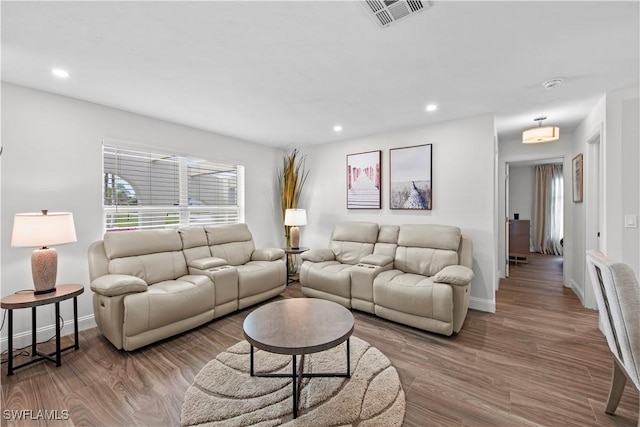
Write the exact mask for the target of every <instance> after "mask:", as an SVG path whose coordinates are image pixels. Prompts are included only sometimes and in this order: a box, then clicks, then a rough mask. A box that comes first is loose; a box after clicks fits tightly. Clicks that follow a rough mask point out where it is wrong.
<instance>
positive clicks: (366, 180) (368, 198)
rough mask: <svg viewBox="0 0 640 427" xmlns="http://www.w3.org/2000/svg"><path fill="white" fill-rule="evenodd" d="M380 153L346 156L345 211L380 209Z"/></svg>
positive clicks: (371, 152)
mask: <svg viewBox="0 0 640 427" xmlns="http://www.w3.org/2000/svg"><path fill="white" fill-rule="evenodd" d="M381 159H382V151H380V150H378V151H369V152H366V153H357V154H348V155H347V209H380V208H381V207H382V206H381V198H382V197H381V194H382V191H381V186H380V183H381V179H380V174H381V167H380V166H381V165H380V163H381Z"/></svg>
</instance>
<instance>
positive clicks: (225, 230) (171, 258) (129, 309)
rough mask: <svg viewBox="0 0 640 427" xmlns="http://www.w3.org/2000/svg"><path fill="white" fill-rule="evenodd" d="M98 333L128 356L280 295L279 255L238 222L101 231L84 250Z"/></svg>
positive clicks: (282, 266) (282, 278)
mask: <svg viewBox="0 0 640 427" xmlns="http://www.w3.org/2000/svg"><path fill="white" fill-rule="evenodd" d="M88 257H89V273H90V279H91V290H92V291H93V292H94V293H93V308H94V315H95V321H96V324H97V325H98V330H99V331H100V333H101V334H102V335H104V336H105V337H106V338H107V339H108V340H109V341H111V342H112V343H113V345H114V346H116V347H117V348H118V349H124V350H134V349H136V348H139V347H142V346H144V345H147V344H150V343H152V342H155V341H158V340H160V339H163V338H167V337H170V336H172V335H175V334H178V333H180V332H184V331H187V330H189V329H191V328H194V327H196V326H199V325H201V324H204V323H206V322H209V321H211V320H212V319H214V318H217V317H220V316H223V315H225V314H228V313H230V312H233V311H235V310H238V309H242V308H244V307H247V306H249V305H252V304H256V303H258V302H260V301H264V300H266V299H269V298H271V297H274V296H276V295H278V294H280V293H281V292H282V291H283V290H284V288H285V286H286V266H285V263H284V262H285V261H284V251H283V250H282V249H277V248H270V249H256V248H255V245H254V242H253V238H252V236H251V232H250V231H249V228H248V227H247V225H246V224H225V225H219V226H212V227H187V228H183V229H180V230H141V231H120V232H110V233H106V234H105V236H104V240H100V241H98V242H95V243H93V244H92V245H91V246H90V247H89V251H88Z"/></svg>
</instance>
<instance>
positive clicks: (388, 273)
mask: <svg viewBox="0 0 640 427" xmlns="http://www.w3.org/2000/svg"><path fill="white" fill-rule="evenodd" d="M330 246H331V248H330V249H314V250H310V251H307V252H305V253H303V254H302V255H301V257H302V260H303V263H302V266H301V268H300V283H301V285H302V293H303V294H304V295H306V296H309V297H317V298H325V299H329V300H332V301H335V302H337V303H339V304H342V305H344V306H345V307H350V308H354V309H357V310H362V311H366V312H369V313H374V314H376V315H378V316H380V317H383V318H386V319H389V320H393V321H395V322H399V323H403V324H406V325H410V326H413V327H416V328H420V329H423V330H427V331H431V332H436V333H440V334H444V335H451V334H452V333H454V332H459V331H460V329H461V328H462V324H463V323H464V319H465V317H466V315H467V310H468V308H469V290H470V283H471V279H472V278H473V271H472V270H471V266H472V251H473V250H472V243H471V240H470V239H469V238H468V237H466V236H463V235H462V234H461V231H460V229H459V228H458V227H453V226H448V225H433V224H417V225H401V226H394V225H382V226H378V225H377V224H375V223H367V222H343V223H339V224H337V225H336V226H335V229H334V231H333V233H332V237H331V245H330Z"/></svg>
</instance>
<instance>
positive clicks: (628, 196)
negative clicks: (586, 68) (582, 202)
mask: <svg viewBox="0 0 640 427" xmlns="http://www.w3.org/2000/svg"><path fill="white" fill-rule="evenodd" d="M638 92H639V90H638V87H634V88H629V89H625V90H620V91H616V92H611V93H608V94H607V101H606V127H605V149H606V156H605V159H604V163H605V164H604V187H605V188H604V197H605V214H604V216H605V218H604V238H605V243H604V248H603V249H604V250H605V252H606V254H607V255H608V256H610V257H611V258H613V259H616V260H618V261H622V262H624V263H627V264H629V265H630V266H631V268H633V270H634V272H635V274H636V276H638V277H640V274H639V273H640V235H639V230H638V228H625V226H624V215H636V216H637V215H639V213H640V212H639V211H640V207H639V206H640V175H639V172H638V165H639V164H640V154H639V153H640V148H639V146H640V135H639V134H640V132H639V130H638V127H639V125H638V111H639V104H640V96H639V93H638Z"/></svg>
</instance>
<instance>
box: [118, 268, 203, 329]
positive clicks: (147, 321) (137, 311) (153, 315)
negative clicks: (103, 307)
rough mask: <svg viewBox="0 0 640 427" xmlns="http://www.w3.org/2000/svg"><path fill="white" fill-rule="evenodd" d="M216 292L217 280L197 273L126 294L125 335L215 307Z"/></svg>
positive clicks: (164, 324)
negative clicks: (214, 283)
mask: <svg viewBox="0 0 640 427" xmlns="http://www.w3.org/2000/svg"><path fill="white" fill-rule="evenodd" d="M214 295H215V292H214V286H213V282H212V281H211V280H210V279H209V278H208V277H207V276H197V275H187V276H183V277H180V278H178V279H177V280H166V281H162V282H158V283H155V284H153V285H151V286H149V288H148V289H147V291H146V292H140V293H136V294H130V295H126V296H125V297H124V331H123V332H124V335H125V336H129V337H131V336H135V335H137V334H140V333H142V332H146V331H149V330H152V329H156V328H160V327H163V326H166V325H168V324H170V323H175V322H179V321H181V320H184V319H188V318H190V317H193V316H197V315H199V314H202V313H205V312H207V311H212V310H213V307H214V306H215V301H214V298H215V297H214ZM212 318H213V317H212Z"/></svg>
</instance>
